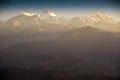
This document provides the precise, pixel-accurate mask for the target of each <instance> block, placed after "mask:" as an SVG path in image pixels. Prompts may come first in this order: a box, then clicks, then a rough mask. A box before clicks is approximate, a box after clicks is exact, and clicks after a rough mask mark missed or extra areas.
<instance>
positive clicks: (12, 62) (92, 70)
mask: <svg viewBox="0 0 120 80" xmlns="http://www.w3.org/2000/svg"><path fill="white" fill-rule="evenodd" d="M0 59H1V61H0V65H1V69H0V70H1V71H2V72H3V75H5V76H7V77H3V78H4V80H8V79H11V80H119V79H120V76H119V75H120V64H119V61H120V20H119V19H115V18H113V17H112V16H110V15H108V14H107V13H105V12H96V13H92V14H89V15H86V16H76V15H75V16H74V17H69V18H68V17H65V16H64V15H57V13H56V12H54V11H51V10H45V11H43V12H42V13H41V14H37V13H28V12H22V13H20V14H18V15H15V16H13V17H11V18H9V19H7V20H2V21H0Z"/></svg>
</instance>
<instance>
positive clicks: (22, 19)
mask: <svg viewBox="0 0 120 80" xmlns="http://www.w3.org/2000/svg"><path fill="white" fill-rule="evenodd" d="M45 24H55V25H56V24H57V25H66V26H68V28H70V29H71V28H72V29H73V28H78V27H82V26H94V27H96V28H100V29H104V30H107V31H120V27H119V26H120V21H119V20H115V19H114V18H112V17H110V16H108V15H107V14H105V13H104V12H97V13H93V14H91V15H88V16H85V17H82V16H81V17H78V16H75V17H73V18H65V17H62V16H57V14H55V12H53V11H44V12H43V13H42V14H41V15H40V14H36V13H26V12H24V13H21V14H19V15H17V16H14V17H12V18H10V19H8V20H6V21H1V22H0V29H1V28H6V27H7V28H9V27H10V26H11V27H13V28H15V27H24V26H33V27H35V26H38V27H41V26H42V25H45ZM35 28H36V27H35ZM38 29H40V28H38Z"/></svg>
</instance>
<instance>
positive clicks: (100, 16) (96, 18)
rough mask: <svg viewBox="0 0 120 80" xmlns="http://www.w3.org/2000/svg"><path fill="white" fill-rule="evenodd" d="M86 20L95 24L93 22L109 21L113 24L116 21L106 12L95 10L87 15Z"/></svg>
mask: <svg viewBox="0 0 120 80" xmlns="http://www.w3.org/2000/svg"><path fill="white" fill-rule="evenodd" d="M87 21H88V22H89V23H91V24H95V23H98V22H99V23H100V24H101V23H110V24H115V23H116V21H115V20H114V18H112V17H110V16H108V15H107V14H105V13H104V12H97V13H94V14H92V15H89V16H87Z"/></svg>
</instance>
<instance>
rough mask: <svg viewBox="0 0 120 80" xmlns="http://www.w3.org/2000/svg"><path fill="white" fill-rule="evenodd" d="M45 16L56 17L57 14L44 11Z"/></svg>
mask: <svg viewBox="0 0 120 80" xmlns="http://www.w3.org/2000/svg"><path fill="white" fill-rule="evenodd" d="M43 14H47V15H48V16H51V17H56V16H57V15H56V14H55V12H53V11H47V10H46V11H44V12H43Z"/></svg>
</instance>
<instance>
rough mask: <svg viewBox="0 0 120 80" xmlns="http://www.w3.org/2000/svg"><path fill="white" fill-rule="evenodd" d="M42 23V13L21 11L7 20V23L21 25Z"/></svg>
mask: <svg viewBox="0 0 120 80" xmlns="http://www.w3.org/2000/svg"><path fill="white" fill-rule="evenodd" d="M40 23H41V18H40V15H38V14H36V13H27V12H24V13H21V14H19V15H17V16H15V17H12V18H10V19H9V20H7V24H9V25H10V24H11V25H12V26H21V25H39V24H40Z"/></svg>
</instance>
